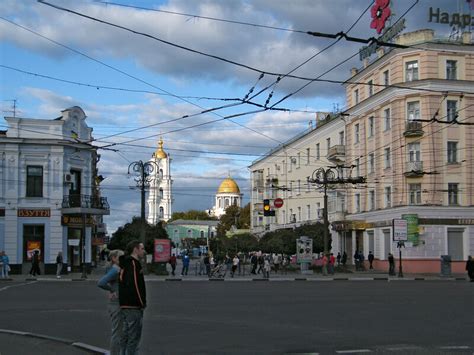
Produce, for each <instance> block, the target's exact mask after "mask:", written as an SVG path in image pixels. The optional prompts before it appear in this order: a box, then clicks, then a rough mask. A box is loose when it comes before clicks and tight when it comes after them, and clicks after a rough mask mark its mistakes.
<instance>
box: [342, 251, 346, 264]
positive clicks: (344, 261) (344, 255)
mask: <svg viewBox="0 0 474 355" xmlns="http://www.w3.org/2000/svg"><path fill="white" fill-rule="evenodd" d="M341 263H342V266H346V263H347V253H346V252H345V251H344V253H342V258H341Z"/></svg>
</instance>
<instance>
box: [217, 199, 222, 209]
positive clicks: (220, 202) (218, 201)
mask: <svg viewBox="0 0 474 355" xmlns="http://www.w3.org/2000/svg"><path fill="white" fill-rule="evenodd" d="M217 204H218V205H219V208H222V199H221V198H220V197H219V198H218V199H217Z"/></svg>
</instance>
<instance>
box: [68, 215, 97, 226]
mask: <svg viewBox="0 0 474 355" xmlns="http://www.w3.org/2000/svg"><path fill="white" fill-rule="evenodd" d="M61 224H62V225H63V226H82V224H83V217H82V216H63V217H62V218H61ZM93 224H94V219H93V218H92V217H86V225H88V226H91V225H93Z"/></svg>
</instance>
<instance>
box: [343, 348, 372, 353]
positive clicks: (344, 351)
mask: <svg viewBox="0 0 474 355" xmlns="http://www.w3.org/2000/svg"><path fill="white" fill-rule="evenodd" d="M371 352H372V350H369V349H353V350H336V353H338V354H359V353H371Z"/></svg>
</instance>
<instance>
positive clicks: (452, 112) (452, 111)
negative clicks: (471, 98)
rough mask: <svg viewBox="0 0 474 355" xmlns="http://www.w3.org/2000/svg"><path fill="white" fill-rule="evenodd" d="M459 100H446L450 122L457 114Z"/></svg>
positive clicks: (447, 116)
mask: <svg viewBox="0 0 474 355" xmlns="http://www.w3.org/2000/svg"><path fill="white" fill-rule="evenodd" d="M457 105H458V102H457V101H455V100H448V101H446V119H447V121H448V122H453V121H454V120H455V119H456V116H457Z"/></svg>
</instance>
